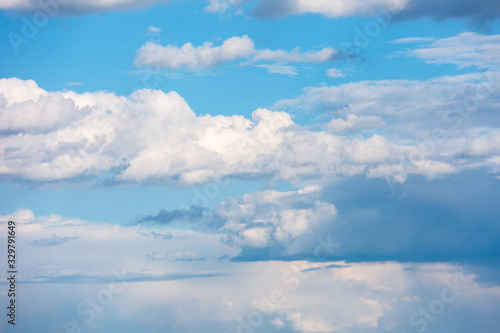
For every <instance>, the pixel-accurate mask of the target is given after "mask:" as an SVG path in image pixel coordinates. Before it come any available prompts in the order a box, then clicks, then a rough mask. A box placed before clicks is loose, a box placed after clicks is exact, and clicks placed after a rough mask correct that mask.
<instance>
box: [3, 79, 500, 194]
mask: <svg viewBox="0 0 500 333" xmlns="http://www.w3.org/2000/svg"><path fill="white" fill-rule="evenodd" d="M456 80H457V81H460V80H462V78H458V79H456ZM448 81H450V78H441V79H436V80H434V81H431V82H420V81H380V82H361V83H352V84H348V85H342V86H339V87H321V88H314V89H309V90H308V91H307V92H306V94H305V95H304V96H302V97H300V98H298V99H296V100H292V101H283V102H280V103H278V106H280V105H281V106H283V105H299V106H300V105H307V106H308V107H309V106H310V105H309V104H311V103H328V104H327V105H329V107H330V109H332V110H334V106H335V107H337V108H339V111H340V113H339V114H341V113H343V112H345V114H346V115H348V114H354V115H356V116H357V117H366V116H378V117H380V118H381V119H382V120H384V117H385V116H391V117H396V116H403V115H404V116H405V117H406V118H405V119H406V120H404V121H402V122H401V124H403V126H402V129H401V131H404V130H405V126H404V125H405V122H406V121H411V120H413V119H421V118H422V117H424V118H425V116H426V115H428V114H430V113H431V112H437V111H440V108H439V107H440V105H444V106H448V105H450V104H451V103H452V102H453V101H451V102H450V101H449V100H446V99H443V98H442V96H443V95H445V92H447V91H454V92H455V93H456V91H457V90H456V88H457V87H456V85H454V84H453V83H452V84H449V83H447V82H448ZM451 81H452V82H453V81H454V80H451ZM9 83H12V84H9ZM0 87H2V91H1V92H0V96H2V99H3V102H2V108H1V109H0V117H2V118H4V119H6V120H8V122H7V123H8V124H10V125H9V127H6V128H4V133H5V135H3V136H2V137H1V138H0V149H1V151H2V155H1V158H0V173H1V174H2V175H3V176H4V177H11V178H22V179H25V180H33V181H57V180H64V179H74V178H82V179H89V180H92V179H94V180H95V179H97V178H98V177H99V175H101V174H102V173H107V175H108V177H112V180H114V181H125V182H139V183H145V184H147V183H150V182H152V181H155V182H160V183H162V184H181V185H190V184H199V183H205V182H210V181H213V179H220V178H224V177H229V176H236V177H240V176H252V177H275V178H279V179H284V180H289V181H300V179H305V178H310V177H313V178H323V177H334V176H338V175H346V176H349V175H356V174H367V175H371V176H377V177H395V176H397V178H398V179H400V180H401V181H402V180H404V179H405V178H406V176H407V175H408V174H412V173H416V174H425V175H427V176H429V177H433V176H437V175H442V174H446V173H450V172H456V171H457V170H458V169H459V168H460V167H461V165H462V164H453V160H451V161H450V160H449V156H450V154H453V151H454V150H455V149H456V147H457V146H456V145H453V142H454V141H453V140H451V137H450V140H449V141H447V142H448V145H446V144H442V145H440V147H442V149H439V150H438V149H435V150H430V151H429V150H425V149H423V148H422V147H419V146H418V145H412V144H400V143H398V142H397V141H392V140H390V139H388V138H387V137H384V136H382V135H380V134H375V135H372V136H371V137H366V138H361V137H352V138H348V137H344V136H338V135H334V134H331V133H328V132H323V131H319V132H314V131H310V130H308V129H306V128H303V127H301V126H299V125H297V124H295V123H294V122H293V120H292V118H291V116H290V115H289V114H288V113H285V112H275V111H271V110H268V109H258V110H256V111H254V112H253V115H252V119H247V118H245V117H242V116H211V115H205V116H197V115H196V114H195V113H194V112H193V111H192V110H191V109H190V107H189V105H188V104H187V103H186V102H185V101H184V99H182V97H181V96H179V95H178V94H177V93H176V92H169V93H164V92H162V91H152V90H147V89H146V90H138V91H136V92H135V93H133V94H132V95H131V96H129V97H122V96H117V95H115V94H111V93H102V92H96V93H84V94H77V93H75V92H71V91H65V92H53V93H49V92H46V91H43V90H42V89H40V88H38V87H37V86H36V84H35V83H34V82H33V81H21V80H18V79H3V80H0ZM459 91H460V90H459ZM424 95H425V97H426V98H422V96H424ZM408 96H411V97H412V98H410V99H408ZM485 101H486V102H485V103H490V105H496V104H495V103H498V102H496V101H494V100H491V98H490V99H486V100H485ZM50 103H52V104H50ZM47 104H49V105H53V106H52V107H51V108H50V112H56V113H58V114H57V116H54V117H53V118H47V120H43V121H40V122H38V123H35V122H34V121H33V119H32V118H35V119H41V118H42V117H43V113H44V112H45V111H44V110H45V109H46V108H45V107H44V106H45V105H47ZM25 105H26V107H25ZM346 105H347V107H346ZM26 110H28V111H29V112H31V113H30V118H26V117H24V116H22V117H21V116H19V115H25V114H28V113H27V112H28V111H26ZM374 113H375V114H374ZM36 117H38V118H36ZM50 119H54V121H49V120H50ZM352 119H354V118H352ZM366 120H367V119H366V118H361V120H359V119H357V120H351V122H352V123H351V124H349V120H347V124H346V123H342V124H343V125H342V126H344V129H345V128H347V127H350V129H351V130H352V129H353V128H354V127H355V126H358V127H359V126H361V125H360V124H361V122H362V121H366ZM368 120H372V121H373V120H374V118H369V119H368ZM356 122H357V123H356ZM337 125H338V124H337ZM372 125H373V123H372ZM376 125H377V126H378V125H381V123H380V122H378V123H377V124H376ZM489 125H492V123H491V120H489ZM346 126H347V127H346ZM366 126H367V125H366V124H363V126H361V127H366ZM406 126H410V124H408V125H406ZM411 126H413V125H411ZM407 128H409V130H408V132H410V133H412V132H414V131H415V128H414V127H407ZM478 135H479V136H483V137H484V139H485V140H488V138H489V137H488V136H484V135H483V134H481V133H479V134H478ZM478 138H479V137H478ZM482 156H484V157H478V158H479V160H475V161H474V162H480V161H482V160H483V158H485V157H486V155H482ZM408 161H410V164H411V167H408ZM405 165H406V166H405Z"/></svg>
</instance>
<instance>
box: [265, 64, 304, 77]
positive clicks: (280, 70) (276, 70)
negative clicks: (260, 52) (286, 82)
mask: <svg viewBox="0 0 500 333" xmlns="http://www.w3.org/2000/svg"><path fill="white" fill-rule="evenodd" d="M255 67H259V68H265V69H267V71H268V72H269V73H271V74H282V75H290V76H295V75H297V74H298V72H297V69H296V68H295V67H292V66H284V65H255Z"/></svg>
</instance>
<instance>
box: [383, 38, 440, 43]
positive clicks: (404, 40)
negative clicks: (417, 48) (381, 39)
mask: <svg viewBox="0 0 500 333" xmlns="http://www.w3.org/2000/svg"><path fill="white" fill-rule="evenodd" d="M433 40H434V38H433V37H406V38H400V39H396V40H393V41H392V42H391V43H396V44H406V43H425V42H431V41H433Z"/></svg>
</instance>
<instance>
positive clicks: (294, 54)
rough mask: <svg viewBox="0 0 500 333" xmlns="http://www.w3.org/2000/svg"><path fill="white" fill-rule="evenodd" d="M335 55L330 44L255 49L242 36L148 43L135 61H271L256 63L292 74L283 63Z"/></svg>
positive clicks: (185, 64) (194, 65)
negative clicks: (220, 40)
mask: <svg viewBox="0 0 500 333" xmlns="http://www.w3.org/2000/svg"><path fill="white" fill-rule="evenodd" d="M338 57H339V51H337V50H335V49H333V48H330V47H326V48H323V49H321V50H317V51H313V50H311V51H306V52H302V51H301V49H300V48H299V47H297V48H294V49H292V50H291V51H285V50H269V49H262V50H261V49H256V48H255V45H254V42H253V40H252V39H251V38H249V37H248V36H247V35H244V36H241V37H239V36H235V37H231V38H228V39H226V40H225V41H224V42H223V43H222V45H221V46H214V45H213V43H210V42H206V43H204V44H203V45H202V46H197V47H195V46H193V45H192V44H191V43H186V44H184V45H183V46H182V47H177V46H174V45H166V46H162V45H159V44H157V43H153V42H148V43H146V44H144V45H143V46H142V47H141V48H140V49H139V50H138V51H137V54H136V57H135V60H134V63H135V65H136V66H139V67H143V66H150V67H152V68H172V69H178V68H185V69H200V68H211V67H215V66H218V65H222V64H224V63H227V62H230V61H236V60H240V63H239V64H240V65H249V64H254V63H257V62H265V61H267V62H269V61H272V62H274V64H262V65H258V66H260V67H262V68H267V69H268V71H269V72H270V73H277V74H287V75H295V74H296V70H295V69H294V68H293V67H289V66H283V64H284V63H320V62H328V61H333V60H335V59H337V58H338ZM243 60H245V61H243ZM291 73H294V74H291Z"/></svg>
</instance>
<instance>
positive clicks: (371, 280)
mask: <svg viewBox="0 0 500 333" xmlns="http://www.w3.org/2000/svg"><path fill="white" fill-rule="evenodd" d="M262 194H263V195H264V197H265V196H272V197H274V198H276V200H275V201H274V203H273V205H277V206H279V207H282V208H285V206H287V205H288V203H286V202H290V198H293V197H294V196H297V195H298V196H300V195H301V194H300V193H299V194H294V195H289V194H286V193H282V194H279V193H272V192H267V193H262ZM305 195H306V196H307V195H308V194H305ZM259 196H260V194H259V195H257V196H255V197H254V198H255V199H256V198H258V197H259ZM279 196H281V198H284V202H285V204H282V203H281V202H280V200H279V198H278V197H279ZM243 200H244V201H245V202H246V203H247V204H246V205H245V206H243V207H242V209H243V210H245V211H247V210H248V209H249V207H248V206H247V205H248V204H249V203H251V202H255V200H254V199H250V198H247V199H243ZM296 204H297V202H295V204H294V205H296ZM231 205H232V204H231V203H230V204H229V205H228V206H226V207H225V208H224V209H225V210H226V211H230V210H234V208H236V207H234V206H233V207H231ZM260 208H262V207H260ZM316 210H317V211H321V209H318V208H317V209H316ZM283 212H286V209H285V210H283ZM10 219H14V220H16V221H17V222H18V225H17V228H18V230H20V231H22V234H23V237H22V238H19V244H18V246H19V247H20V248H22V249H23V253H24V256H23V258H24V260H23V267H24V268H23V281H24V282H25V283H23V284H22V286H21V285H20V286H21V287H22V290H24V294H23V296H22V300H23V301H24V302H23V307H22V309H23V314H24V315H26V316H29V317H30V318H31V320H29V321H20V322H19V329H22V330H23V331H36V330H44V331H64V330H65V328H66V327H71V326H72V327H77V328H80V329H82V330H89V331H95V330H99V328H100V327H106V326H107V325H110V324H111V323H115V324H114V327H115V328H116V327H118V328H119V329H120V331H122V332H130V333H132V332H137V331H138V330H139V329H142V330H144V329H146V330H147V331H148V332H164V331H166V330H168V331H172V332H181V331H193V330H197V329H199V328H200V327H203V329H204V330H207V331H228V332H247V331H257V330H258V331H261V332H275V331H276V330H277V329H280V330H281V331H283V332H289V333H291V332H301V333H312V332H318V333H319V332H332V331H336V332H343V333H348V332H353V331H355V332H367V333H368V332H370V333H377V332H393V333H399V332H402V331H413V330H418V329H424V328H425V330H426V331H428V332H442V331H443V330H445V329H453V330H455V331H463V328H464V327H467V328H471V329H472V327H475V328H476V329H480V330H481V331H488V330H490V331H491V330H493V329H494V328H495V327H497V326H498V319H497V318H498V317H497V316H495V315H494V314H495V312H494V311H495V309H497V308H498V306H499V302H500V289H499V287H498V286H495V285H488V284H484V283H482V282H481V281H480V277H479V275H477V273H476V272H479V271H480V270H478V268H477V267H474V266H466V265H460V264H443V263H433V264H418V263H397V262H372V263H352V264H346V263H345V262H343V261H325V262H307V261H258V262H231V261H229V259H228V258H231V257H234V256H235V255H236V254H237V253H238V250H237V247H236V248H235V247H234V246H228V245H225V244H223V243H221V242H220V235H217V234H214V235H211V234H204V233H199V232H195V231H186V230H175V229H168V228H167V229H166V228H165V227H164V226H155V227H154V228H149V227H148V228H145V227H139V226H130V227H123V226H117V225H109V224H104V223H96V222H86V221H81V220H78V219H69V218H63V217H60V216H57V215H52V216H34V214H33V213H32V212H31V211H29V210H27V209H21V210H18V211H16V212H15V213H13V214H10V215H7V216H1V217H0V220H1V221H2V227H3V228H2V230H5V229H6V228H5V225H4V223H5V221H7V220H10ZM168 234H170V235H172V236H171V237H167V238H164V237H162V236H163V235H168ZM54 235H56V236H54ZM3 236H5V235H3ZM51 238H58V239H62V238H67V239H68V240H67V241H65V242H55V243H52V244H43V245H44V246H41V245H42V244H37V240H46V239H51ZM38 243H40V242H38ZM192 244H197V249H196V250H195V251H193V249H192ZM160 251H161V252H160ZM166 263H168V265H166ZM92 302H93V303H92ZM437 303H439V304H437ZM421 309H423V310H421ZM422 311H427V315H426V314H425V313H424V312H422ZM54 312H56V313H57V315H55V314H54ZM429 316H430V317H429ZM428 318H431V319H428ZM470 318H475V319H476V320H474V323H473V325H474V326H471V325H472V324H471V321H470ZM436 319H438V320H436ZM0 325H5V323H2V324H0ZM35 325H36V327H35ZM67 325H71V326H67ZM16 326H17V325H16ZM0 327H1V326H0Z"/></svg>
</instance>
